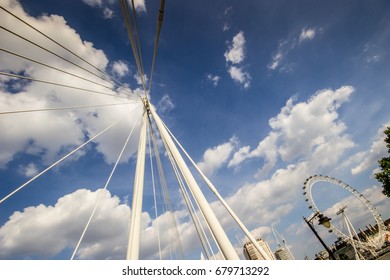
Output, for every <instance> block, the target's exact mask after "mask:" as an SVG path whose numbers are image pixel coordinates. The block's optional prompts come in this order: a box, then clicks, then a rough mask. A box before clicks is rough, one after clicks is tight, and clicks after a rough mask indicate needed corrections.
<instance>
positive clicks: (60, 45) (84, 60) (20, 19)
mask: <svg viewBox="0 0 390 280" xmlns="http://www.w3.org/2000/svg"><path fill="white" fill-rule="evenodd" d="M0 8H1V9H2V10H3V11H5V12H7V13H8V14H10V15H11V16H13V17H14V18H16V19H18V20H19V21H21V22H23V23H24V24H25V25H27V26H29V27H30V28H32V29H33V30H35V31H36V32H38V33H39V34H41V35H42V36H44V37H45V38H47V39H49V40H50V41H51V42H53V43H55V44H56V45H57V46H59V47H61V48H62V49H64V50H66V51H67V52H69V53H71V54H72V55H74V56H75V57H77V58H78V59H80V60H82V61H83V62H85V63H86V64H88V65H89V66H91V67H93V68H94V69H96V70H97V71H99V72H100V73H101V74H103V75H105V76H106V77H108V78H109V79H111V80H112V81H114V82H115V83H116V84H117V85H121V86H124V85H123V84H122V83H121V82H119V81H117V80H115V79H114V78H113V77H112V76H110V75H109V74H107V73H106V72H104V71H102V70H101V69H99V68H98V67H96V66H95V65H93V64H92V63H90V62H88V61H87V60H86V59H84V58H82V57H81V56H79V55H78V54H76V53H75V52H73V51H72V50H70V49H69V48H67V47H65V46H64V45H62V44H61V43H59V42H58V41H56V40H54V39H53V38H51V37H50V36H48V35H46V34H45V33H43V32H42V31H40V30H39V29H37V28H36V27H34V26H33V25H31V24H29V23H28V22H26V21H25V20H23V19H22V18H20V17H19V16H17V15H15V14H14V13H12V12H11V11H9V10H7V9H6V8H4V7H3V6H0ZM99 77H100V76H99ZM105 81H107V80H105Z"/></svg>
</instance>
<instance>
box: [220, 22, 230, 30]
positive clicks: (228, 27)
mask: <svg viewBox="0 0 390 280" xmlns="http://www.w3.org/2000/svg"><path fill="white" fill-rule="evenodd" d="M229 29H230V26H229V24H227V23H224V24H223V27H222V30H223V31H224V32H225V31H228V30H229Z"/></svg>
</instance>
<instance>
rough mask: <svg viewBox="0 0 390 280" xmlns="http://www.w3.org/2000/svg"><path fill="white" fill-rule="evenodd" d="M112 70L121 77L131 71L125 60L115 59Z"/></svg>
mask: <svg viewBox="0 0 390 280" xmlns="http://www.w3.org/2000/svg"><path fill="white" fill-rule="evenodd" d="M112 71H113V73H114V74H116V75H117V76H119V77H123V76H125V75H126V74H128V73H129V67H128V66H127V64H126V62H124V61H123V60H118V61H114V64H113V65H112Z"/></svg>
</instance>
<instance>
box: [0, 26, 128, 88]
mask: <svg viewBox="0 0 390 280" xmlns="http://www.w3.org/2000/svg"><path fill="white" fill-rule="evenodd" d="M0 29H3V30H5V31H6V32H8V33H11V34H12V35H14V36H16V37H18V38H20V39H22V40H24V41H26V42H28V43H30V44H32V45H34V46H36V47H38V48H40V49H42V50H44V51H46V52H48V53H50V54H52V55H54V56H56V57H58V58H60V59H62V60H64V61H66V62H67V63H69V64H71V65H73V66H75V67H77V68H79V69H82V70H83V71H85V72H87V73H89V74H91V75H93V76H95V77H98V78H99V79H102V80H104V81H106V82H110V81H107V80H106V79H104V78H103V77H101V76H99V75H97V74H96V73H94V72H92V71H90V70H88V69H87V68H85V67H82V66H80V65H78V64H77V63H74V62H73V61H71V60H69V59H67V58H65V57H63V56H61V55H59V54H57V53H55V52H53V51H51V50H49V49H47V48H45V47H43V46H41V45H39V44H38V43H35V42H33V41H31V40H29V39H27V38H25V37H23V36H22V35H19V34H17V33H15V32H14V31H12V30H10V29H8V28H6V27H3V26H0ZM129 92H130V93H131V94H133V93H132V92H131V91H129Z"/></svg>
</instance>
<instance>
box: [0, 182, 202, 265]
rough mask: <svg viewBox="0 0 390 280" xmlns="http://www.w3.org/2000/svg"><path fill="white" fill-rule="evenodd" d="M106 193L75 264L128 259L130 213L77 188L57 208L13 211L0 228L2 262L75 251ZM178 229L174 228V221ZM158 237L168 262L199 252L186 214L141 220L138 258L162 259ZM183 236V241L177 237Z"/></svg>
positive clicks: (108, 198) (116, 202)
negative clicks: (173, 256) (173, 257)
mask: <svg viewBox="0 0 390 280" xmlns="http://www.w3.org/2000/svg"><path fill="white" fill-rule="evenodd" d="M102 191H103V192H104V193H103V197H102V199H101V200H100V203H99V207H98V208H97V211H96V213H95V215H94V218H93V219H92V222H91V224H90V226H89V228H88V230H87V231H86V234H85V236H84V239H83V241H82V242H81V245H80V247H79V250H78V251H77V254H76V258H77V259H124V258H125V256H126V251H127V240H128V232H129V220H130V214H131V209H130V207H129V206H128V205H127V204H125V203H121V201H120V199H119V198H118V197H117V196H115V195H112V194H111V193H110V192H108V191H104V190H102V189H99V190H96V191H91V190H87V189H79V190H76V191H75V192H73V193H70V194H67V195H64V196H63V197H61V198H59V199H58V201H57V202H56V203H55V204H54V205H43V204H40V205H37V206H29V207H26V208H25V209H23V210H22V211H16V212H14V213H13V214H12V215H11V216H10V217H9V219H8V221H7V222H6V223H5V224H4V225H2V226H1V227H0V259H30V258H39V259H50V258H55V257H56V256H58V255H59V254H62V257H64V258H65V259H66V258H67V256H64V255H63V254H64V252H68V254H69V256H68V257H69V258H70V256H71V253H69V252H73V250H74V248H75V246H76V244H77V242H78V241H79V239H80V236H81V234H82V232H83V230H84V227H85V225H86V223H87V221H88V219H89V217H90V215H91V213H92V211H93V208H94V207H95V204H96V202H97V200H98V198H99V197H100V195H101V192H102ZM173 219H175V220H176V222H177V227H175V226H174V225H175V222H174V220H173ZM158 236H159V239H160V248H161V255H162V257H163V258H164V259H167V258H169V257H170V256H171V254H172V253H175V251H176V252H179V251H180V247H182V248H183V250H185V251H188V250H193V249H194V248H198V249H199V246H200V243H199V242H197V241H196V240H198V239H197V236H196V231H195V230H194V227H193V224H192V223H191V222H189V221H188V215H187V214H186V213H185V212H184V211H176V212H175V213H172V212H169V211H168V212H165V213H162V214H160V215H159V216H158V217H154V219H152V218H151V216H150V215H149V214H148V213H147V212H143V213H142V216H141V240H140V247H141V248H142V250H141V251H140V259H159V257H160V253H159V249H158V248H159V245H158ZM179 237H180V238H179Z"/></svg>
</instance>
